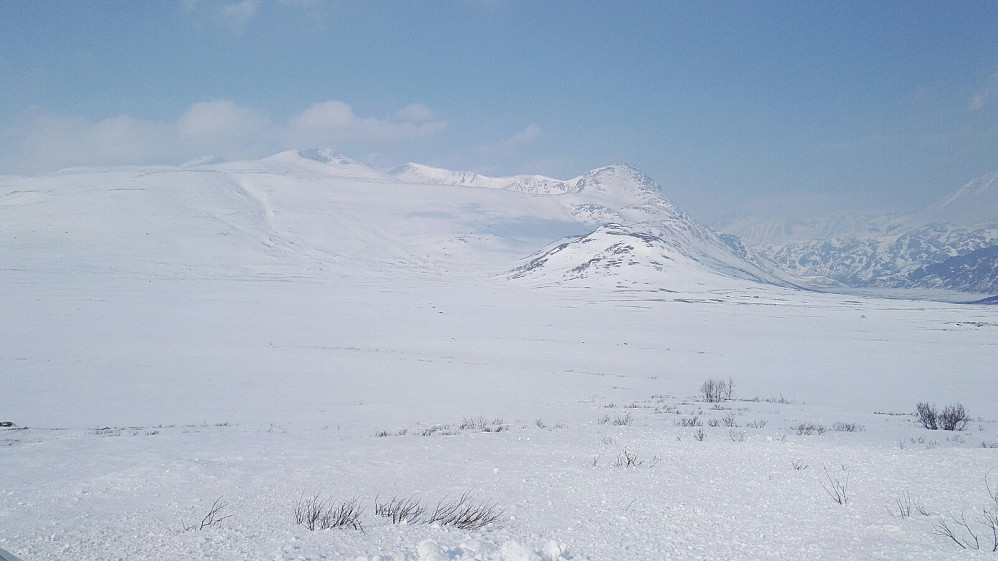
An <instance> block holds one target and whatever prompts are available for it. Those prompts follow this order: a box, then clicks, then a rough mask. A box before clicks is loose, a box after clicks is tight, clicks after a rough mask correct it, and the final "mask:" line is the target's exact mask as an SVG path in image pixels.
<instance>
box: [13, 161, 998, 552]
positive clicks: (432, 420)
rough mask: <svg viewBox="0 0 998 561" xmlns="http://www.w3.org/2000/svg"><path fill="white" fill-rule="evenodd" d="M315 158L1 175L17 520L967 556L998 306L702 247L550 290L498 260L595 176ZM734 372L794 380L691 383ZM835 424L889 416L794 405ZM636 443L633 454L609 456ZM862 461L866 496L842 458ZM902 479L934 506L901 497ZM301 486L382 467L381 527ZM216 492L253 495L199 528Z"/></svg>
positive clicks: (67, 528)
mask: <svg viewBox="0 0 998 561" xmlns="http://www.w3.org/2000/svg"><path fill="white" fill-rule="evenodd" d="M309 155H311V156H314V157H313V158H302V157H301V156H300V155H297V154H284V155H279V156H277V157H274V158H272V159H268V160H266V161H263V162H244V163H230V164H210V165H208V166H197V168H199V169H200V168H204V169H203V170H202V171H194V170H193V169H191V170H181V169H177V168H161V169H150V168H136V169H114V170H74V171H72V172H67V173H64V174H62V175H56V176H47V177H41V178H34V179H30V180H29V179H20V178H14V179H11V178H5V179H4V181H6V182H7V183H5V184H4V185H3V186H2V189H3V190H2V191H0V195H2V196H0V205H2V206H0V209H2V210H0V212H2V213H3V214H2V220H0V228H2V229H3V230H2V233H3V238H2V239H3V240H4V241H3V244H4V245H3V255H2V259H3V262H2V264H0V269H2V271H0V274H2V278H3V288H4V290H3V293H2V294H3V296H2V297H0V303H2V317H3V321H2V322H0V396H2V399H0V421H7V420H9V421H12V422H13V423H15V424H16V425H17V426H14V427H8V428H2V429H0V548H3V549H5V550H8V551H11V552H12V553H14V554H16V555H18V556H20V557H22V558H23V559H24V560H25V561H37V560H55V559H60V560H62V559H65V560H70V559H129V560H133V559H157V560H162V559H165V560H171V559H177V560H180V559H185V560H186V559H220V560H230V559H231V560H236V559H282V560H302V559H308V560H318V559H379V558H380V559H411V560H415V559H423V560H432V559H479V560H498V559H504V560H525V559H544V560H548V559H552V560H553V559H579V560H581V559H590V560H598V559H668V558H673V559H746V560H748V559H875V558H885V559H916V558H920V559H930V558H931V559H945V558H963V555H964V554H963V553H962V551H961V550H959V548H958V547H957V546H955V545H954V544H953V543H952V542H949V541H948V540H946V539H945V538H942V537H940V536H937V535H934V534H933V530H932V528H933V525H934V524H935V523H936V522H937V520H938V518H939V516H942V515H947V514H949V513H953V514H957V515H959V513H960V512H961V510H962V509H964V508H966V509H968V512H973V509H977V508H978V507H979V506H983V505H984V504H986V503H985V499H986V498H987V496H986V494H985V487H984V479H983V478H984V476H985V474H986V473H987V472H988V470H989V469H995V470H996V473H998V456H996V454H995V451H996V449H994V448H983V447H981V444H982V443H984V444H987V445H990V444H994V443H998V431H996V424H995V423H994V421H993V419H995V417H996V416H998V406H996V405H995V402H994V399H993V395H992V393H993V392H991V391H990V386H991V384H992V383H993V380H992V379H991V378H992V374H993V364H994V358H995V356H998V353H996V350H998V343H996V341H998V337H996V335H998V310H996V309H995V308H994V307H993V306H983V305H982V306H976V305H955V304H946V303H933V302H917V301H908V300H881V299H874V298H855V297H846V296H836V295H827V294H815V293H808V292H801V291H796V290H793V289H790V288H785V287H777V286H774V285H769V284H763V283H755V282H750V281H748V280H745V279H739V278H737V277H730V276H723V277H722V276H718V277H716V278H714V279H713V280H718V279H723V282H720V281H719V282H711V279H712V277H710V276H709V275H706V274H703V275H700V276H699V277H697V279H696V282H680V281H681V279H680V280H677V279H672V278H671V277H669V276H668V275H667V276H666V277H663V278H666V279H667V280H668V282H664V283H663V284H662V286H661V287H660V288H661V289H656V288H650V287H648V286H647V285H646V284H640V285H639V287H638V288H635V287H634V286H627V288H626V289H622V288H618V285H617V284H600V283H594V284H593V285H592V286H591V287H589V288H584V287H581V286H574V287H573V286H568V285H564V284H553V285H550V286H547V287H540V288H538V287H531V286H530V285H529V284H524V283H522V282H519V281H517V280H512V281H511V280H508V279H507V278H506V275H505V271H508V270H510V269H512V268H513V265H515V264H517V263H522V259H523V258H524V257H525V256H527V255H528V254H530V253H532V252H535V251H537V250H539V249H541V248H543V247H545V246H546V245H547V244H549V243H550V242H552V241H554V240H556V239H559V238H561V237H564V236H566V235H583V234H585V233H587V232H591V231H593V229H594V228H595V227H594V226H592V225H591V224H590V225H585V224H582V223H579V222H577V221H573V220H572V219H571V213H572V212H573V211H574V210H575V209H576V208H577V205H578V204H580V203H579V202H578V201H568V202H566V200H563V199H561V198H560V197H562V196H566V195H567V196H577V195H578V194H577V193H576V194H573V193H566V195H552V196H540V195H533V194H524V193H519V192H509V191H504V190H501V189H498V190H497V189H476V188H471V187H467V186H464V187H455V186H448V185H426V184H417V183H410V184H405V183H399V181H398V179H397V178H394V177H393V176H390V175H387V174H380V173H379V172H376V171H374V170H370V169H367V168H363V167H362V166H360V167H357V166H356V165H355V164H353V163H351V162H349V161H346V160H337V159H336V157H335V156H334V155H332V154H330V153H321V152H315V153H309ZM330 167H332V168H333V169H334V170H337V171H335V172H330ZM337 174H339V175H337ZM347 176H349V178H352V179H349V180H348V179H347ZM206 185H208V186H215V188H211V189H209V188H207V187H205V186H206ZM95 201H99V202H100V204H99V205H98V204H94V202H95ZM631 202H632V203H633V201H631ZM594 204H596V203H594ZM598 204H602V205H604V206H605V207H606V208H611V209H612V205H613V203H612V201H611V200H609V199H606V200H604V201H602V202H599V203H598ZM628 204H630V203H628ZM625 206H627V205H618V207H619V208H624V207H625ZM619 208H618V210H615V211H617V212H619ZM625 212H626V210H625ZM147 232H148V236H146V233H147ZM624 273H626V269H624V270H622V271H621V270H618V271H617V274H624ZM646 273H647V271H645V272H643V273H641V274H642V275H643V276H642V278H643V279H647V278H648V276H647V275H646ZM648 274H649V275H650V273H648ZM708 377H710V378H721V379H727V378H728V377H730V378H731V379H733V380H734V382H735V389H734V397H735V398H736V399H748V398H752V397H754V396H760V397H762V398H764V399H765V398H770V397H774V398H776V401H780V400H779V397H780V396H781V395H782V396H783V397H784V398H785V399H783V400H782V401H793V403H778V402H766V401H740V400H735V401H729V402H725V403H723V404H721V405H720V406H719V407H720V408H714V407H713V406H711V405H708V404H705V403H701V402H697V401H692V400H691V399H690V398H692V397H694V396H695V395H696V393H697V388H698V387H699V385H700V383H701V382H702V381H703V380H704V379H706V378H708ZM921 400H928V401H934V402H936V403H937V404H939V406H940V407H941V406H942V405H944V404H948V403H952V402H956V401H960V402H962V403H963V404H964V405H965V406H966V407H967V410H968V411H969V412H970V414H971V415H972V416H974V417H975V419H977V418H978V417H980V419H979V420H975V421H974V422H973V423H971V424H970V425H969V427H968V430H967V431H964V432H962V433H959V434H955V433H943V432H932V431H927V430H925V429H922V428H920V427H918V426H916V425H915V424H914V423H913V420H912V418H911V417H910V416H909V415H906V413H907V412H909V411H911V410H912V409H913V407H914V405H915V403H916V402H918V401H921ZM892 413H905V415H898V414H892ZM697 414H699V421H700V422H701V423H703V425H702V426H701V427H683V426H679V425H681V424H682V420H684V419H685V420H689V419H691V418H692V417H693V416H694V415H697ZM479 418H482V421H481V422H479V421H478V419H479ZM465 419H470V420H474V421H473V422H465V421H464V420H465ZM727 419H730V421H728V420H727ZM711 420H713V421H714V424H717V425H718V426H711V424H712V422H711ZM835 422H842V423H858V424H860V425H863V427H864V428H865V430H864V431H862V432H835V431H831V430H829V431H828V432H826V433H825V434H821V435H818V434H812V435H803V434H802V435H798V434H797V433H798V432H799V431H798V430H797V429H796V428H795V427H797V426H799V425H800V424H801V423H805V424H807V423H814V424H820V425H823V426H825V427H828V428H831V427H832V426H833V424H834V423H835ZM729 423H730V424H731V425H733V426H731V427H728V426H725V425H726V424H729ZM462 425H464V426H463V427H462ZM24 427H29V428H24ZM485 428H488V429H490V430H492V431H494V430H496V429H499V428H501V429H502V430H500V431H499V432H484V431H483V429H485ZM698 430H702V431H703V434H704V436H703V440H702V441H701V440H698V439H697V438H696V437H695V432H696V431H698ZM424 434H426V436H423V435H424ZM954 437H956V438H954ZM625 452H627V453H630V454H635V455H636V457H637V461H639V462H641V464H640V465H638V466H634V467H618V466H616V465H615V463H617V462H618V458H619V457H620V456H621V455H622V454H624V453H625ZM795 465H796V466H797V467H798V468H802V469H795V467H794V466H795ZM805 466H806V467H805ZM826 468H827V475H826V473H825V469H826ZM993 479H994V478H993ZM846 480H848V501H847V502H846V504H845V505H840V504H838V503H836V502H833V501H832V499H831V498H830V496H829V495H828V494H826V492H825V489H824V488H823V483H824V485H825V486H829V485H832V484H833V483H832V482H833V481H840V482H844V481H846ZM466 491H471V492H472V493H473V494H474V495H475V497H477V498H479V499H481V500H487V501H494V502H495V504H496V506H497V508H501V509H504V512H503V513H502V516H501V517H500V518H499V520H498V521H497V522H496V523H494V524H492V525H490V526H487V527H486V528H484V529H479V530H459V529H455V528H452V527H448V526H440V525H429V524H412V525H403V526H395V525H392V524H390V523H389V522H388V521H386V520H385V519H383V518H380V517H378V516H376V515H375V513H374V511H373V510H374V507H373V505H374V503H375V501H376V500H385V499H387V498H391V497H394V496H405V497H408V496H416V497H417V498H419V499H420V500H421V501H423V502H424V503H426V504H427V505H429V507H430V508H431V509H432V507H433V505H435V504H436V503H437V501H439V500H441V499H444V498H446V497H451V498H453V497H457V496H459V495H460V494H461V493H463V492H466ZM904 492H908V493H910V496H911V497H912V499H913V500H915V501H917V502H918V504H919V505H921V506H923V507H924V508H925V509H927V511H928V512H929V513H930V514H931V515H930V516H922V515H919V514H917V513H916V514H915V515H913V516H911V517H908V518H902V517H900V516H892V515H891V514H890V513H889V512H888V507H895V508H896V504H895V499H897V498H898V497H899V496H901V495H902V493H904ZM303 494H304V496H306V497H307V496H312V495H314V494H319V495H320V496H322V497H328V498H330V499H333V500H337V501H342V500H347V499H350V498H354V497H356V498H357V499H358V500H359V502H360V504H361V505H362V506H363V507H364V509H365V510H364V513H363V515H362V517H361V521H362V523H363V527H364V531H359V530H352V529H336V530H325V531H315V532H310V531H308V530H307V529H305V528H304V527H302V526H299V525H296V524H295V523H294V518H293V514H292V510H293V505H294V503H295V501H296V500H298V499H300V498H301V497H302V496H303ZM219 497H223V499H224V502H226V503H228V504H227V506H226V507H225V509H224V510H223V511H222V513H221V514H222V516H230V517H228V518H225V519H223V520H221V522H220V523H218V524H217V525H212V526H210V527H208V528H205V529H203V530H189V531H184V529H183V528H184V527H185V526H191V525H197V524H199V523H200V521H201V520H202V518H203V517H204V516H205V515H206V514H208V511H209V509H210V507H211V503H212V501H214V500H215V499H216V498H219ZM970 516H971V515H970V514H968V519H970ZM971 523H972V524H975V522H974V521H971ZM975 528H976V526H975Z"/></svg>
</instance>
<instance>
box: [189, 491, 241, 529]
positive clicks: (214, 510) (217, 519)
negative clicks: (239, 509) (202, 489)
mask: <svg viewBox="0 0 998 561" xmlns="http://www.w3.org/2000/svg"><path fill="white" fill-rule="evenodd" d="M227 506H229V503H227V502H224V501H223V500H222V497H219V498H217V499H215V502H213V503H211V508H210V509H208V514H206V515H204V518H202V519H201V522H200V523H194V524H191V525H189V526H188V525H187V524H184V531H185V532H188V531H190V530H204V529H205V528H210V527H212V526H218V525H219V524H220V523H221V522H222V520H225V519H226V518H232V515H231V514H226V515H222V511H223V510H225V507H227Z"/></svg>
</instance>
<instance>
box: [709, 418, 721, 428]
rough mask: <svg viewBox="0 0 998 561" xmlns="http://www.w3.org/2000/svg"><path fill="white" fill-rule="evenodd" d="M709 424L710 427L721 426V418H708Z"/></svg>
mask: <svg viewBox="0 0 998 561" xmlns="http://www.w3.org/2000/svg"><path fill="white" fill-rule="evenodd" d="M707 426H708V427H719V426H721V420H720V419H707Z"/></svg>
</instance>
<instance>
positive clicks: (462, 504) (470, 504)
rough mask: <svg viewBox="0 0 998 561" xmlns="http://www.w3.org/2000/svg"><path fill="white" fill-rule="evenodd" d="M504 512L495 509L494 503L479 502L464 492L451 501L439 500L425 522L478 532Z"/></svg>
mask: <svg viewBox="0 0 998 561" xmlns="http://www.w3.org/2000/svg"><path fill="white" fill-rule="evenodd" d="M505 512H506V511H505V509H500V508H497V507H496V504H495V503H494V502H490V501H479V500H477V499H476V498H475V497H474V496H473V495H472V494H471V491H466V492H465V493H464V494H462V495H461V496H460V497H458V498H456V499H454V500H451V501H448V500H447V499H446V498H444V499H441V500H440V502H438V503H437V506H436V508H435V509H433V512H432V513H430V516H429V518H427V520H426V521H427V523H428V524H440V525H441V526H452V527H454V528H459V529H461V530H478V529H480V528H483V527H485V526H487V525H489V524H491V523H493V522H495V521H496V520H498V519H499V518H500V517H502V515H503V513H505Z"/></svg>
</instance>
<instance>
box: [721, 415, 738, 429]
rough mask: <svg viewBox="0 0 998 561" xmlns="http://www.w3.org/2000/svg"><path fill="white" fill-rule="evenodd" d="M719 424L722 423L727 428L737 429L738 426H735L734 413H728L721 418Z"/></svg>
mask: <svg viewBox="0 0 998 561" xmlns="http://www.w3.org/2000/svg"><path fill="white" fill-rule="evenodd" d="M721 422H722V423H724V426H726V427H728V428H731V427H737V426H738V425H737V424H735V414H734V413H728V414H727V415H725V416H723V417H721Z"/></svg>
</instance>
